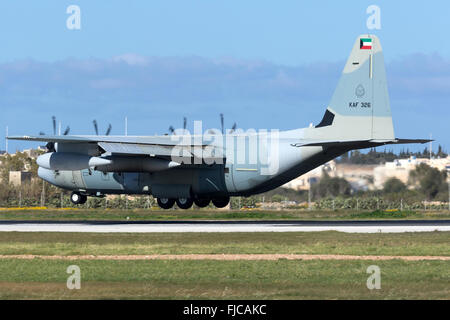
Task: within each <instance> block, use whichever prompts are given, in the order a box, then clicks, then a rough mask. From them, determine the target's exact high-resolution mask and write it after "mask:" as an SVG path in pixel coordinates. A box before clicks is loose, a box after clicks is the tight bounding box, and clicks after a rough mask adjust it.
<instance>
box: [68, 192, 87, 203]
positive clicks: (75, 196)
mask: <svg viewBox="0 0 450 320" xmlns="http://www.w3.org/2000/svg"><path fill="white" fill-rule="evenodd" d="M86 200H87V196H86V195H84V194H80V193H79V192H72V194H71V195H70V201H72V203H73V204H83V203H86Z"/></svg>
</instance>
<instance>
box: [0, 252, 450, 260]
mask: <svg viewBox="0 0 450 320" xmlns="http://www.w3.org/2000/svg"><path fill="white" fill-rule="evenodd" d="M0 259H24V260H32V259H43V260H129V261H136V260H219V261H234V260H251V261H254V260H396V259H397V260H403V261H421V260H428V261H429V260H441V261H450V256H373V255H369V256H367V255H364V256H355V255H341V254H166V255H161V254H151V255H70V256H62V255H52V256H49V255H34V254H21V255H0Z"/></svg>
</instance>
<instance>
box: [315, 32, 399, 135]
mask: <svg viewBox="0 0 450 320" xmlns="http://www.w3.org/2000/svg"><path fill="white" fill-rule="evenodd" d="M326 118H327V119H326ZM330 119H331V120H330ZM330 122H331V123H330ZM317 127H327V130H326V131H329V130H331V132H328V133H327V134H332V135H333V136H334V137H336V138H338V139H344V140H352V139H357V140H365V139H367V140H370V139H394V128H393V125H392V116H391V109H390V105H389V95H388V90H387V81H386V71H385V67H384V58H383V51H382V49H381V44H380V41H379V39H378V38H377V37H376V36H374V35H361V36H359V37H358V38H357V39H356V41H355V44H354V45H353V49H352V52H351V54H350V57H349V58H348V60H347V63H346V64H345V68H344V71H343V72H342V76H341V78H340V80H339V82H338V85H337V87H336V90H335V91H334V94H333V97H332V98H331V101H330V104H329V106H328V108H327V111H326V113H325V116H324V119H323V120H322V122H321V123H320V124H319V125H318V126H316V128H317ZM324 129H325V128H324Z"/></svg>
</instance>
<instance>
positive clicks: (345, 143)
mask: <svg viewBox="0 0 450 320" xmlns="http://www.w3.org/2000/svg"><path fill="white" fill-rule="evenodd" d="M431 141H433V140H430V139H393V140H390V139H370V140H340V141H339V140H319V141H312V140H309V141H305V142H299V143H295V144H292V146H294V147H328V148H329V147H352V148H356V149H362V148H371V147H377V146H382V145H386V144H407V143H427V142H431Z"/></svg>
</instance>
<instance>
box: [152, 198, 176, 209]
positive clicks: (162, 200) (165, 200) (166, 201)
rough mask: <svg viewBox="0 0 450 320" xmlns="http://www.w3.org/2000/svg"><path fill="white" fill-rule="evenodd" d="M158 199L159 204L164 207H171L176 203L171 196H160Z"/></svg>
mask: <svg viewBox="0 0 450 320" xmlns="http://www.w3.org/2000/svg"><path fill="white" fill-rule="evenodd" d="M156 201H157V202H158V206H159V207H160V208H162V209H170V208H172V207H173V205H174V204H175V199H170V198H158V199H157V200H156Z"/></svg>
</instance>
